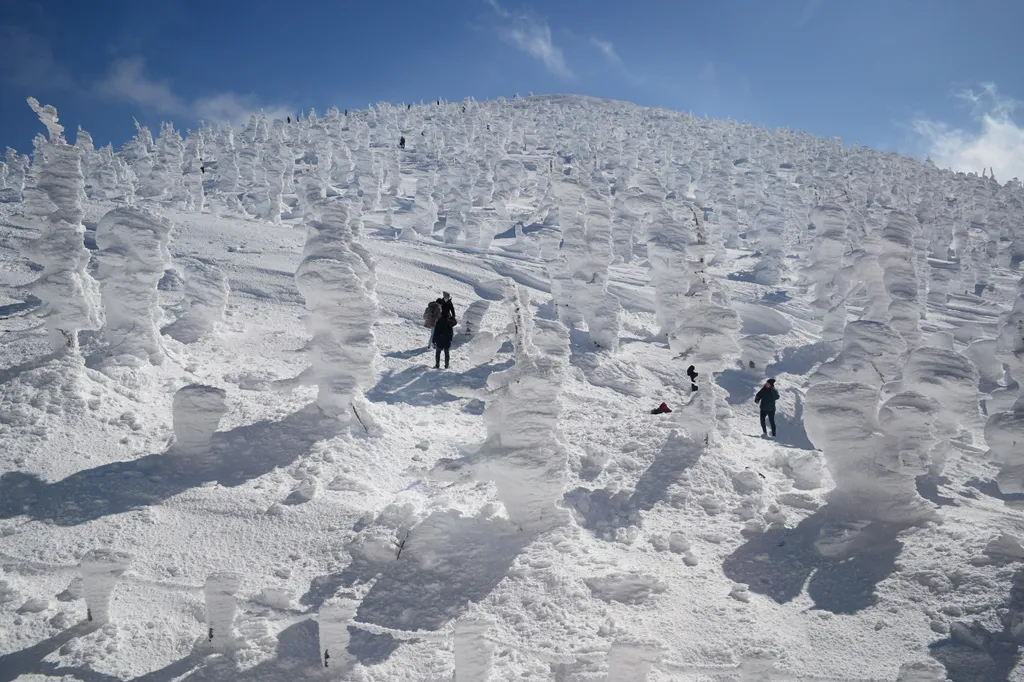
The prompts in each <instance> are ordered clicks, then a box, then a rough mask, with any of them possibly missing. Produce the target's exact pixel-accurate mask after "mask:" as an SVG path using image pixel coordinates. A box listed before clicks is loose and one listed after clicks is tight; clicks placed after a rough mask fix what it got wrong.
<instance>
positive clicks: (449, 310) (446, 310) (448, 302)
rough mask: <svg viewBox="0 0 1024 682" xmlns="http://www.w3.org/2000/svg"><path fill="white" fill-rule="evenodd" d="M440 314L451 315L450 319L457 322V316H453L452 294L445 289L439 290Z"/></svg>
mask: <svg viewBox="0 0 1024 682" xmlns="http://www.w3.org/2000/svg"><path fill="white" fill-rule="evenodd" d="M441 314H442V315H451V316H452V319H453V320H455V324H458V323H459V321H458V320H459V318H457V317H456V316H455V304H454V303H452V295H451V294H449V293H448V292H447V291H442V292H441Z"/></svg>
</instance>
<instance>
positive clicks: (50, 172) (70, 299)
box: [24, 97, 101, 350]
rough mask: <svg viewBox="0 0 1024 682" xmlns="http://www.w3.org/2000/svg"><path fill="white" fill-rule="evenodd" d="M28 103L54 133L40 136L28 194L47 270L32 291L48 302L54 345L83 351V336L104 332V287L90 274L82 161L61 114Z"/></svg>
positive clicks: (36, 256)
mask: <svg viewBox="0 0 1024 682" xmlns="http://www.w3.org/2000/svg"><path fill="white" fill-rule="evenodd" d="M28 104H29V106H30V107H32V110H33V111H35V112H36V114H37V115H38V116H39V120H40V121H42V123H43V125H45V126H46V129H47V132H48V135H49V137H48V138H47V139H44V138H42V136H39V137H37V138H36V152H35V156H34V158H33V160H32V169H31V183H30V187H27V188H26V190H25V208H24V210H25V215H26V216H28V217H29V218H30V220H32V221H33V223H34V224H35V225H36V226H37V227H38V229H39V231H40V236H39V239H37V240H35V241H34V242H32V243H31V245H30V248H29V256H30V257H31V258H32V260H34V261H35V262H36V263H38V264H39V265H41V266H42V272H41V273H40V275H39V277H38V278H37V279H36V280H35V281H34V282H32V283H31V284H30V285H29V289H30V290H31V291H32V293H33V294H34V295H35V296H37V297H38V298H39V299H40V300H41V301H42V308H41V312H42V314H43V315H44V316H45V319H46V326H47V331H48V333H49V339H50V346H51V347H52V348H53V349H54V350H58V349H60V348H63V347H65V346H70V347H72V348H76V349H77V347H78V332H79V331H80V330H83V329H99V327H100V321H101V309H100V296H99V285H98V284H97V282H96V280H95V279H93V278H92V276H91V275H90V274H89V273H88V271H87V267H88V264H89V252H88V251H87V250H86V248H85V243H84V235H85V225H83V224H82V218H83V216H84V210H83V208H82V202H83V201H84V199H85V180H84V179H83V177H82V166H81V157H80V155H79V152H78V150H77V149H75V148H74V147H73V146H71V145H69V144H68V143H67V141H66V140H65V139H64V128H63V126H61V125H60V124H59V123H58V121H57V110H56V109H55V108H53V107H52V106H50V105H47V106H41V105H40V104H39V102H38V101H37V100H36V99H35V98H33V97H29V98H28Z"/></svg>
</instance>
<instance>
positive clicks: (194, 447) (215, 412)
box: [173, 384, 227, 455]
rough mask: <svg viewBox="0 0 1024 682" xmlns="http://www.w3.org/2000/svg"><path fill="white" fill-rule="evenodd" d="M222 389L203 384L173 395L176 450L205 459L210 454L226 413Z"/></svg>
mask: <svg viewBox="0 0 1024 682" xmlns="http://www.w3.org/2000/svg"><path fill="white" fill-rule="evenodd" d="M226 397H227V394H226V393H225V392H224V390H223V389H220V388H214V387H213V386H203V385H200V384H190V385H189V386H184V387H182V388H179V389H178V391H177V392H176V393H175V394H174V446H173V451H174V452H175V453H177V454H181V455H205V454H208V453H209V452H210V441H211V439H212V438H213V434H214V432H215V431H216V430H217V426H218V425H219V424H220V420H221V418H222V417H223V416H224V415H225V414H226V413H227V405H226V404H225V398H226Z"/></svg>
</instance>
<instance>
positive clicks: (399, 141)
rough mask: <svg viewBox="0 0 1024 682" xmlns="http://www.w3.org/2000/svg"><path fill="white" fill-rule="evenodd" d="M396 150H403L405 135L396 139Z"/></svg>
mask: <svg viewBox="0 0 1024 682" xmlns="http://www.w3.org/2000/svg"><path fill="white" fill-rule="evenodd" d="M398 148H399V149H405V135H403V136H402V137H400V138H399V139H398Z"/></svg>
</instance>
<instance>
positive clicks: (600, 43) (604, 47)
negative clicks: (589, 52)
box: [590, 37, 624, 68]
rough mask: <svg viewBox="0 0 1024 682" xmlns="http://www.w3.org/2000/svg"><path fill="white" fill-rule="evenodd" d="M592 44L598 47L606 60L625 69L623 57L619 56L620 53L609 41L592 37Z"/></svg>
mask: <svg viewBox="0 0 1024 682" xmlns="http://www.w3.org/2000/svg"><path fill="white" fill-rule="evenodd" d="M590 42H591V43H593V44H594V45H595V46H597V49H599V50H601V53H602V54H603V55H604V58H605V59H607V60H608V61H609V63H611V64H613V65H615V66H618V67H619V68H624V65H623V63H622V57H620V56H619V53H618V52H616V51H615V46H614V45H612V44H611V43H610V42H609V41H607V40H601V39H600V38H595V37H591V38H590Z"/></svg>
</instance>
